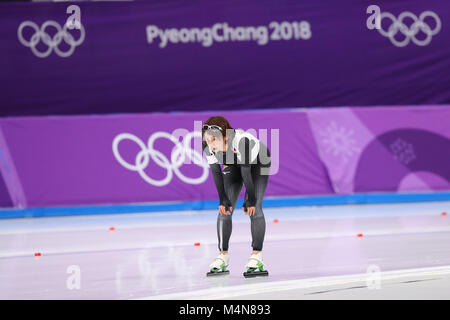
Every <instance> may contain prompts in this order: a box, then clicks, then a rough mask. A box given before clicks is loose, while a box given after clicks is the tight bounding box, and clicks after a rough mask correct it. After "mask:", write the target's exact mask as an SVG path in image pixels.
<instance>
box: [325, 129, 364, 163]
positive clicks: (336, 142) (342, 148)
mask: <svg viewBox="0 0 450 320" xmlns="http://www.w3.org/2000/svg"><path fill="white" fill-rule="evenodd" d="M319 133H320V135H321V136H322V139H321V140H322V143H323V144H324V145H325V146H326V149H325V152H326V153H328V154H330V153H331V154H332V155H333V156H334V157H340V158H341V159H342V161H344V162H347V161H348V160H349V159H350V158H351V157H352V156H353V155H354V154H356V153H358V152H359V151H360V148H359V147H357V146H356V140H355V139H354V138H353V134H354V132H353V130H352V129H346V128H344V127H342V126H338V125H337V124H336V123H335V122H334V121H332V122H331V123H330V124H329V125H328V127H327V128H326V129H325V130H322V131H320V132H319Z"/></svg>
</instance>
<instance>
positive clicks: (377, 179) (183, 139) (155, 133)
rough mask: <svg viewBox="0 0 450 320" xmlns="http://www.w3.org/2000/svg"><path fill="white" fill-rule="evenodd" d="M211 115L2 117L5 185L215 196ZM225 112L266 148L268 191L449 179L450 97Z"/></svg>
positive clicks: (35, 201) (61, 200) (73, 196)
mask: <svg viewBox="0 0 450 320" xmlns="http://www.w3.org/2000/svg"><path fill="white" fill-rule="evenodd" d="M212 115H217V114H215V113H212V112H200V113H178V114H163V113H161V114H157V113H155V114H139V115H133V114H122V115H108V116H106V115H105V116H101V115H93V116H54V117H11V118H3V119H0V132H1V133H2V135H1V136H0V138H1V139H0V150H1V154H0V155H1V157H0V160H1V161H2V162H1V164H2V166H0V169H1V172H2V176H3V180H4V182H5V185H6V187H5V188H4V189H5V190H7V192H8V194H9V198H10V199H11V203H12V205H14V206H15V207H40V206H54V205H85V204H86V205H88V204H121V203H137V202H139V203H142V202H161V201H162V202H166V201H203V200H215V199H217V191H216V189H215V186H214V183H213V180H212V177H211V174H210V170H209V167H208V165H207V163H206V158H205V157H204V155H203V154H202V150H201V139H200V128H201V123H203V122H204V121H205V120H206V119H207V118H209V117H210V116H212ZM221 115H223V116H225V117H226V118H227V119H228V120H229V121H230V124H231V125H232V126H233V127H234V128H236V129H243V130H245V131H247V132H249V133H252V134H253V135H255V136H256V137H258V138H259V139H260V140H261V141H263V142H265V143H266V144H267V146H268V147H269V149H270V151H271V155H272V168H271V176H270V177H269V185H268V188H267V193H266V195H267V196H268V197H271V196H276V197H282V196H299V195H327V194H351V193H359V192H405V191H408V192H409V191H433V190H436V191H437V190H450V167H449V166H448V164H449V163H450V127H449V126H448V123H450V109H449V108H448V106H423V107H417V106H412V107H407V106H404V107H379V108H358V107H355V108H347V107H343V108H324V109H311V110H305V109H291V110H283V111H275V110H272V111H270V112H269V111H230V112H224V113H221ZM244 189H245V188H244ZM0 190H1V189H0ZM4 192H5V191H4ZM243 195H244V190H242V194H241V197H242V196H243ZM7 198H8V196H4V195H2V196H1V197H0V199H7ZM6 202H7V201H6ZM2 203H5V201H2ZM2 205H3V204H2Z"/></svg>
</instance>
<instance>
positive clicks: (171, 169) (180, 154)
mask: <svg viewBox="0 0 450 320" xmlns="http://www.w3.org/2000/svg"><path fill="white" fill-rule="evenodd" d="M195 137H199V138H201V132H197V131H195V132H190V133H188V134H187V135H186V136H185V137H184V138H183V142H182V143H181V142H180V141H179V140H178V139H177V138H175V137H174V136H173V135H171V134H169V133H167V132H163V131H158V132H155V133H153V134H152V135H151V136H150V137H149V139H148V141H147V145H145V144H144V143H143V142H142V141H141V140H140V139H139V138H138V137H136V136H135V135H133V134H131V133H121V134H119V135H118V136H116V137H115V138H114V140H113V143H112V150H113V154H114V157H115V158H116V160H117V161H118V162H119V163H120V164H121V165H122V166H123V167H124V168H126V169H128V170H131V171H136V172H138V173H139V175H140V176H141V178H142V179H144V180H145V181H146V182H147V183H149V184H151V185H154V186H157V187H162V186H165V185H167V184H169V183H170V181H171V180H172V177H173V173H175V174H176V175H177V177H178V178H180V179H181V180H182V181H183V182H185V183H188V184H201V183H203V182H205V181H206V179H207V178H208V174H209V166H208V164H207V162H206V161H204V160H203V157H202V154H201V153H199V152H197V151H196V150H194V149H191V140H192V139H194V138H195ZM161 138H164V139H168V140H169V141H171V142H173V144H174V145H175V147H174V148H173V149H172V152H171V155H170V160H169V159H168V158H167V157H166V156H165V155H164V154H163V153H162V152H160V151H158V150H155V149H154V147H153V145H154V143H155V140H157V139H161ZM123 140H131V141H133V142H135V143H136V144H137V145H138V146H139V147H140V148H141V151H139V152H138V154H137V155H136V158H135V162H134V164H133V163H128V162H126V161H125V160H124V159H123V158H122V156H121V155H120V153H119V143H120V142H121V141H123ZM186 158H189V160H192V161H193V163H194V164H196V165H197V166H199V167H201V168H203V173H202V175H201V176H200V177H198V178H189V177H186V176H185V175H183V174H182V173H181V172H180V170H179V169H180V167H181V166H182V165H183V163H185V160H186ZM150 159H151V160H153V161H154V162H155V163H156V164H158V165H159V166H160V167H162V168H164V169H166V170H167V175H166V177H165V178H163V179H161V180H155V179H152V178H150V177H149V176H148V175H147V173H146V172H145V171H144V170H145V169H146V168H147V166H148V165H149V163H150Z"/></svg>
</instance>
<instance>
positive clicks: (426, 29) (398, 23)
mask: <svg viewBox="0 0 450 320" xmlns="http://www.w3.org/2000/svg"><path fill="white" fill-rule="evenodd" d="M408 17H409V18H411V19H412V20H413V21H414V22H413V24H412V25H411V26H410V27H409V28H408V26H407V25H405V24H404V23H403V20H404V19H405V18H408ZM426 17H431V18H433V19H434V21H435V22H436V26H435V27H434V29H433V30H432V29H431V28H430V26H429V25H428V24H427V23H425V21H424V20H425V18H426ZM385 18H386V19H390V20H391V21H392V24H391V25H390V26H389V28H388V30H387V31H386V30H383V28H381V27H380V28H379V29H378V31H379V32H380V33H381V34H382V35H383V36H385V37H387V38H389V39H390V40H391V42H392V44H394V45H395V46H397V47H405V46H406V45H408V43H409V42H410V41H411V40H412V42H414V43H415V44H416V45H418V46H426V45H428V44H429V43H430V42H431V39H432V37H433V36H434V35H436V34H438V33H439V31H441V26H442V24H441V20H440V19H439V16H438V15H437V14H436V13H434V12H433V11H424V12H422V14H421V15H420V16H419V17H418V18H417V16H416V15H415V14H413V13H411V12H409V11H405V12H402V13H401V14H400V15H399V16H398V19H397V18H395V16H394V15H393V14H391V13H389V12H382V13H381V15H380V23H381V20H383V19H385ZM419 31H422V32H423V33H424V34H425V35H426V38H425V39H423V40H419V39H417V37H416V35H417V34H418V33H419ZM398 32H400V33H401V34H403V35H404V36H405V39H403V40H402V41H399V40H397V39H395V36H396V35H397V33H398Z"/></svg>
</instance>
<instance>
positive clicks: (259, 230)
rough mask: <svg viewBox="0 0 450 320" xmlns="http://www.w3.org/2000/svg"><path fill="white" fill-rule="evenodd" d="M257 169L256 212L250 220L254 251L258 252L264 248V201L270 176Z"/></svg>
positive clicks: (255, 175) (255, 179)
mask: <svg viewBox="0 0 450 320" xmlns="http://www.w3.org/2000/svg"><path fill="white" fill-rule="evenodd" d="M255 169H256V170H255V171H256V173H255V174H254V175H253V176H254V184H255V193H256V206H255V214H254V215H252V216H250V221H251V233H252V248H253V253H258V252H259V251H261V250H262V248H263V242H264V236H265V233H266V219H265V217H264V212H263V208H262V201H263V198H264V194H265V192H266V188H267V183H268V180H269V176H268V175H261V174H258V173H259V172H258V171H257V170H258V167H256V168H255Z"/></svg>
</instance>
